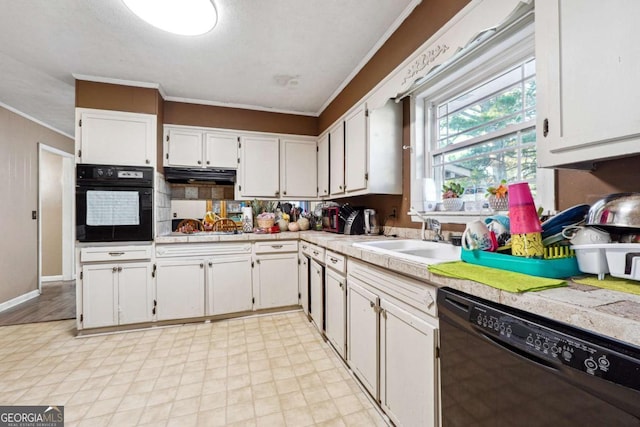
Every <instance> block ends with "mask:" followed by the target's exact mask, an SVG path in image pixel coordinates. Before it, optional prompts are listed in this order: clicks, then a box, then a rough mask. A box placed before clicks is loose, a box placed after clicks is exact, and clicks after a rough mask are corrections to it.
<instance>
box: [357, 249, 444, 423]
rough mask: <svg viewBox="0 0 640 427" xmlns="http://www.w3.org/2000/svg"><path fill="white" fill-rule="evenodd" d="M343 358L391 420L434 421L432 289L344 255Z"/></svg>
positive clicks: (434, 375) (434, 386)
mask: <svg viewBox="0 0 640 427" xmlns="http://www.w3.org/2000/svg"><path fill="white" fill-rule="evenodd" d="M347 289H348V298H347V307H348V309H347V360H348V363H349V366H350V367H351V369H352V370H353V372H354V373H355V374H356V376H357V377H358V379H359V380H360V381H361V382H362V384H363V385H364V386H365V387H366V388H367V390H368V391H369V392H370V393H371V395H372V396H374V397H375V398H376V400H378V401H379V402H380V405H381V407H382V409H383V410H384V411H385V412H386V413H387V415H388V416H389V418H391V420H392V421H393V422H394V424H395V425H407V426H413V425H415V426H428V427H431V426H435V425H437V420H438V410H437V408H438V404H437V402H438V393H437V385H438V379H437V369H436V367H437V362H436V344H437V326H438V321H437V319H436V318H435V314H436V305H435V292H436V290H435V288H433V287H431V286H428V285H426V284H425V283H423V282H420V281H417V280H414V279H409V278H406V277H403V276H401V275H398V274H395V273H391V272H389V271H386V270H384V269H380V268H378V267H373V266H370V265H368V264H366V263H363V262H360V261H352V260H349V264H348V278H347Z"/></svg>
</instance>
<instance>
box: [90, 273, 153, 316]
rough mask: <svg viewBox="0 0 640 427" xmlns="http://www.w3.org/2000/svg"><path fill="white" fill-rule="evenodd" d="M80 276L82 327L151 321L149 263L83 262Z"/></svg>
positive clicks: (151, 287) (151, 300)
mask: <svg viewBox="0 0 640 427" xmlns="http://www.w3.org/2000/svg"><path fill="white" fill-rule="evenodd" d="M81 278H82V279H81V283H82V311H81V316H82V327H83V328H100V327H106V326H116V325H125V324H132V323H143V322H149V321H151V320H152V311H153V281H152V278H151V263H149V262H130V263H119V264H112V263H107V264H84V265H83V266H82V272H81Z"/></svg>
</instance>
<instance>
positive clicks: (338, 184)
mask: <svg viewBox="0 0 640 427" xmlns="http://www.w3.org/2000/svg"><path fill="white" fill-rule="evenodd" d="M363 153H364V152H363ZM344 170H345V164H344V122H343V121H340V122H339V123H338V124H336V125H335V126H334V127H332V128H331V129H330V130H329V187H330V188H329V191H330V194H331V195H332V196H337V195H341V194H344Z"/></svg>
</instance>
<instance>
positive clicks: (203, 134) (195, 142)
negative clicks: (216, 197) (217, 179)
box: [164, 126, 239, 169]
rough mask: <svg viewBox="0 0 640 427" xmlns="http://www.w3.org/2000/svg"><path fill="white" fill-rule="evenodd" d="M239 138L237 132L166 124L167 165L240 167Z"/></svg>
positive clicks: (220, 167)
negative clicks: (230, 132)
mask: <svg viewBox="0 0 640 427" xmlns="http://www.w3.org/2000/svg"><path fill="white" fill-rule="evenodd" d="M238 140H239V137H238V136H237V135H235V134H228V133H223V132H210V131H206V130H203V129H195V128H184V127H171V126H165V129H164V165H165V166H180V167H204V168H214V169H236V168H237V167H238Z"/></svg>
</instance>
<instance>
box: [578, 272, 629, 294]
mask: <svg viewBox="0 0 640 427" xmlns="http://www.w3.org/2000/svg"><path fill="white" fill-rule="evenodd" d="M573 281H574V282H576V283H580V284H581V285H589V286H594V287H596V288H602V289H609V290H611V291H619V292H627V293H629V294H636V295H640V282H637V281H634V280H627V279H623V278H620V277H613V276H610V275H608V274H607V275H606V276H605V278H604V280H598V276H587V277H581V278H579V279H573Z"/></svg>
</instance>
